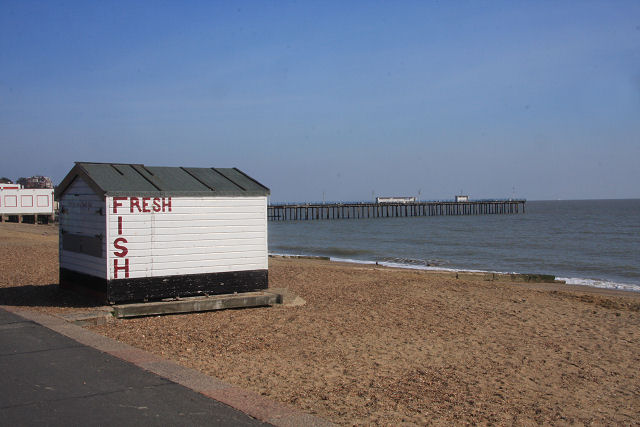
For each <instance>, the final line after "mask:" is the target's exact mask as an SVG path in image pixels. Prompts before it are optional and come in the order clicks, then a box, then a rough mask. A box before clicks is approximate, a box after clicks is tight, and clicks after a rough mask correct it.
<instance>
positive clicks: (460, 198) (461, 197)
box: [456, 196, 469, 203]
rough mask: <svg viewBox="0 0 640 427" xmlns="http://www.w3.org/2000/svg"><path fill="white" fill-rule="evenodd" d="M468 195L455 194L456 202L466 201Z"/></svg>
mask: <svg viewBox="0 0 640 427" xmlns="http://www.w3.org/2000/svg"><path fill="white" fill-rule="evenodd" d="M468 201H469V196H456V203H460V202H468Z"/></svg>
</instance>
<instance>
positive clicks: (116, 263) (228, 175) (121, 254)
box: [56, 162, 269, 303]
mask: <svg viewBox="0 0 640 427" xmlns="http://www.w3.org/2000/svg"><path fill="white" fill-rule="evenodd" d="M268 195H269V189H268V188H267V187H265V186H263V185H262V184H260V183H259V182H257V181H256V180H254V179H252V178H251V177H249V176H247V175H246V174H244V173H243V172H241V171H240V170H238V169H236V168H225V169H220V168H185V167H153V166H144V165H140V164H111V163H79V162H78V163H76V164H75V166H74V167H73V169H71V171H70V172H69V173H68V174H67V176H66V177H65V178H64V180H63V181H62V183H61V184H60V185H59V186H58V189H57V190H56V198H57V200H58V201H59V202H60V252H59V253H60V284H61V286H63V287H64V286H71V287H82V288H88V289H91V290H92V291H96V292H99V293H100V294H104V296H105V298H106V301H107V302H109V303H119V302H130V301H145V300H158V299H163V298H170V297H181V296H193V295H203V294H207V295H213V294H228V293H235V292H238V293H239V292H250V291H255V290H260V289H266V288H267V282H268V274H267V271H268V266H267V262H268V252H267V196H268Z"/></svg>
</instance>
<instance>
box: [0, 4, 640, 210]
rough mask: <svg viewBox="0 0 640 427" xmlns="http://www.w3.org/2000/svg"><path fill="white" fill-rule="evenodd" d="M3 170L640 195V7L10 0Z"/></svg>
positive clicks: (294, 194)
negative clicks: (117, 167) (220, 173)
mask: <svg viewBox="0 0 640 427" xmlns="http://www.w3.org/2000/svg"><path fill="white" fill-rule="evenodd" d="M0 11H1V13H0V143H1V145H2V155H1V157H0V176H8V177H10V178H13V179H15V178H18V177H20V176H30V175H33V174H43V175H49V176H51V177H52V178H53V179H54V181H55V182H59V181H60V180H61V179H62V178H63V177H64V175H65V174H66V173H67V172H68V170H69V169H70V168H71V167H72V166H73V162H74V161H97V162H125V163H145V164H148V165H167V166H215V167H231V166H236V167H239V168H240V169H242V170H244V171H246V172H248V173H249V174H251V175H252V176H254V177H255V178H256V179H258V180H259V181H261V182H263V183H264V184H265V185H267V186H269V187H270V188H271V190H272V200H273V201H303V200H321V199H322V195H323V193H324V194H325V198H326V199H327V200H366V199H370V198H371V197H372V193H374V194H375V195H383V196H384V195H417V193H418V191H420V197H421V198H423V199H448V198H452V197H453V195H454V194H456V193H459V192H460V191H463V192H464V193H467V194H470V195H471V197H472V198H487V197H512V196H514V195H515V196H518V197H525V198H528V199H530V200H534V199H582V198H627V197H640V186H639V185H638V183H639V182H640V165H639V164H638V163H639V161H640V2H638V1H629V2H625V1H613V2H610V1H609V2H608V1H602V2H590V1H581V2H574V1H571V2H563V1H553V2H551V1H549V2H545V1H532V2H513V1H510V2H477V1H473V2H463V1H460V2H457V1H452V2H435V1H433V2H428V1H420V2H408V1H397V2H365V1H347V2H345V1H341V2H311V1H309V2H280V1H278V2H275V1H269V2H268V1H261V2H235V3H234V2H208V1H207V2H159V1H154V2H132V1H127V2H108V1H104V2H80V1H78V2H55V1H43V2H29V1H16V2H13V1H6V0H0Z"/></svg>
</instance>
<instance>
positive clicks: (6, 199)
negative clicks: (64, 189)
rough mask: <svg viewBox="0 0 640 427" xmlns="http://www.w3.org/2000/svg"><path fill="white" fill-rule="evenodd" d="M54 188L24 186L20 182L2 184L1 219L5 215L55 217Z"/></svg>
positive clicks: (0, 186) (47, 218) (34, 217)
mask: <svg viewBox="0 0 640 427" xmlns="http://www.w3.org/2000/svg"><path fill="white" fill-rule="evenodd" d="M53 215H54V200H53V189H48V188H47V189H35V188H22V186H21V185H20V184H0V221H2V220H3V217H5V216H16V217H19V218H23V220H26V218H25V217H29V218H31V219H33V220H34V222H36V220H37V219H38V218H39V217H40V218H42V219H46V220H47V221H48V220H49V219H51V218H53Z"/></svg>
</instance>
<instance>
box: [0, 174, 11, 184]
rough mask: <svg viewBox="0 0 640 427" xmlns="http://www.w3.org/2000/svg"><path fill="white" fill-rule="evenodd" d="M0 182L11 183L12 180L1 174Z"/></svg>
mask: <svg viewBox="0 0 640 427" xmlns="http://www.w3.org/2000/svg"><path fill="white" fill-rule="evenodd" d="M0 184H13V181H11V180H10V179H9V178H7V177H6V176H3V177H2V178H0Z"/></svg>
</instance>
